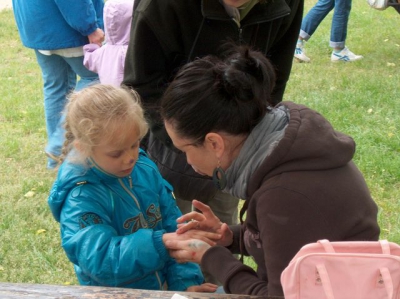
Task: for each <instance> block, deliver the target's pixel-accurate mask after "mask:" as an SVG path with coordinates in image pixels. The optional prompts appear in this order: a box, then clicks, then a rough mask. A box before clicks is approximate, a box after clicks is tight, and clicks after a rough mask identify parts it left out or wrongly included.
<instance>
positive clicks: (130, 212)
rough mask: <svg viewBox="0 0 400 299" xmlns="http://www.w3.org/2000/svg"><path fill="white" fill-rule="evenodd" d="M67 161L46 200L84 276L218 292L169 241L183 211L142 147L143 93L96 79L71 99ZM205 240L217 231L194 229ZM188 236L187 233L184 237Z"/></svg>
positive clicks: (117, 283) (100, 282) (84, 279)
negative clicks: (176, 256)
mask: <svg viewBox="0 0 400 299" xmlns="http://www.w3.org/2000/svg"><path fill="white" fill-rule="evenodd" d="M65 128H66V142H65V145H64V149H63V157H64V162H63V164H62V165H61V166H60V168H59V171H58V176H57V179H56V181H55V183H54V185H53V187H52V190H51V194H50V196H49V199H48V203H49V206H50V209H51V211H52V213H53V216H54V218H55V219H56V220H57V221H58V222H60V227H61V238H62V246H63V248H64V250H65V252H66V254H67V257H68V258H69V260H70V261H71V262H72V263H73V264H74V267H75V272H76V275H77V277H78V280H79V283H80V284H82V285H92V286H114V287H126V288H140V289H152V290H163V289H164V288H165V284H166V285H167V287H168V290H173V291H184V290H187V291H192V292H193V291H197V292H201V291H206V292H214V291H215V290H216V287H217V286H215V285H211V284H203V285H201V284H202V283H203V276H202V274H201V271H200V268H199V266H197V265H196V264H193V263H186V264H178V263H177V262H176V261H175V260H174V259H172V258H171V257H170V256H169V253H168V250H167V249H166V247H165V245H164V243H165V242H166V241H167V240H168V238H172V237H174V236H176V233H175V230H176V229H177V224H176V219H177V218H178V217H180V216H181V212H180V211H179V209H178V208H177V206H176V203H175V200H174V199H173V196H172V188H171V186H170V185H169V184H168V183H167V182H166V181H165V180H164V179H163V178H162V177H161V175H160V173H159V171H158V169H157V167H156V166H155V164H154V163H153V162H152V161H151V160H150V159H149V158H147V156H146V154H145V153H144V152H143V151H142V150H141V149H139V144H140V140H141V138H142V137H143V136H144V135H145V134H146V133H147V130H148V127H147V123H146V121H145V119H144V116H143V110H142V107H141V106H140V103H139V96H138V94H137V93H135V92H131V91H129V90H127V89H124V88H120V87H114V86H111V85H102V84H97V85H93V86H90V87H88V88H85V89H83V90H82V91H80V92H76V93H73V94H72V95H71V97H70V100H69V103H68V104H67V114H66V123H65ZM196 234H197V236H200V238H202V239H205V240H208V241H209V242H211V243H213V242H212V241H210V240H211V239H212V238H216V237H218V236H217V235H216V234H213V233H209V232H207V234H203V233H202V232H201V231H198V233H196ZM187 237H189V235H188V236H187Z"/></svg>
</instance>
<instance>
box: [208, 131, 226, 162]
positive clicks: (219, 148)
mask: <svg viewBox="0 0 400 299" xmlns="http://www.w3.org/2000/svg"><path fill="white" fill-rule="evenodd" d="M204 145H205V146H206V147H207V148H208V149H210V150H211V151H214V152H215V154H216V156H217V157H221V156H222V154H223V152H224V150H225V142H224V139H223V138H222V136H221V135H220V134H218V133H208V134H207V135H206V137H205V139H204Z"/></svg>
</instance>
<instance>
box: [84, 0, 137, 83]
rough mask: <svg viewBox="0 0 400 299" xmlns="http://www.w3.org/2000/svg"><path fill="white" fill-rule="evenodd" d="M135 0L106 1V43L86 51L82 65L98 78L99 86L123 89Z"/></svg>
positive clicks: (89, 45) (91, 45) (93, 46)
mask: <svg viewBox="0 0 400 299" xmlns="http://www.w3.org/2000/svg"><path fill="white" fill-rule="evenodd" d="M133 3H134V0H107V2H106V3H105V4H104V16H103V18H104V31H105V43H104V45H102V46H99V45H98V44H88V45H85V46H84V47H83V51H84V54H85V58H84V60H83V64H84V65H85V66H86V67H87V68H88V69H89V70H91V71H93V72H95V73H97V74H99V79H100V83H102V84H111V85H114V86H120V85H121V82H122V79H123V77H124V65H125V56H126V51H127V49H128V43H129V34H130V30H131V22H132V12H133Z"/></svg>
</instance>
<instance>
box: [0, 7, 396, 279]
mask: <svg viewBox="0 0 400 299" xmlns="http://www.w3.org/2000/svg"><path fill="white" fill-rule="evenodd" d="M313 3H315V1H311V0H308V1H307V4H306V9H305V11H306V12H307V11H308V10H309V8H311V6H312V5H313ZM331 17H332V14H330V15H328V17H327V18H326V19H325V20H324V21H323V23H322V24H321V25H320V27H319V28H318V29H317V31H316V32H315V34H314V36H313V37H312V38H311V39H310V41H309V42H308V43H307V44H306V50H307V54H308V55H309V57H310V58H311V59H312V62H311V63H310V64H300V63H296V62H295V63H294V64H293V71H292V75H291V78H290V81H289V84H288V87H287V92H286V94H285V99H286V100H291V101H295V102H298V103H302V104H306V105H308V106H310V107H311V108H313V109H315V110H317V111H319V112H320V113H321V114H322V115H324V116H325V117H326V118H327V119H328V120H330V121H331V123H332V124H333V126H334V127H335V128H336V129H337V130H340V131H342V132H344V133H347V134H349V135H351V136H352V137H353V138H354V139H355V141H356V143H357V153H356V155H355V159H354V160H355V162H356V164H357V165H358V167H359V168H360V170H361V171H362V172H363V173H364V175H365V179H366V181H367V183H368V185H369V187H370V189H371V193H372V196H373V197H374V199H375V200H376V202H377V203H378V205H379V209H380V213H379V223H380V225H381V229H382V234H381V238H382V239H384V238H385V239H389V240H390V241H393V242H397V243H400V204H399V199H400V132H399V127H400V116H399V115H400V105H399V102H400V86H399V84H400V72H399V67H400V30H398V28H399V24H400V15H399V14H398V13H397V12H396V11H395V10H393V9H391V8H390V9H387V10H385V11H377V10H373V9H370V8H369V6H368V5H367V3H366V1H354V2H353V10H352V12H351V15H350V23H349V29H348V38H347V45H348V46H349V48H350V49H351V50H352V51H353V52H355V53H356V54H362V55H364V57H365V58H364V59H363V60H361V61H358V62H355V63H348V64H343V63H338V64H333V63H331V62H330V53H331V49H330V48H329V47H328V42H329V30H330V23H331ZM0 62H1V67H0V77H1V80H0V99H1V100H0V281H3V282H25V283H47V284H70V283H71V284H77V281H76V278H75V274H74V272H73V269H72V265H71V263H70V262H69V261H68V260H67V258H66V256H65V254H64V252H63V250H62V248H61V246H60V238H59V227H58V224H57V223H56V222H55V221H54V220H53V218H52V216H51V215H50V211H49V209H48V206H47V196H48V193H49V189H50V187H51V184H52V182H53V180H54V178H55V173H53V172H51V171H48V170H46V168H45V166H46V157H45V155H44V151H43V148H44V146H45V143H46V132H45V124H44V114H43V113H44V112H43V96H42V80H41V74H40V69H39V67H38V65H37V63H36V59H35V55H34V52H33V51H32V50H30V49H26V48H24V47H23V46H22V45H21V42H20V39H19V36H18V32H17V29H16V26H15V23H14V19H13V14H12V12H11V11H10V10H6V11H0Z"/></svg>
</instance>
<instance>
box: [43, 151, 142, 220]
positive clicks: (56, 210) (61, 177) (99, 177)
mask: <svg viewBox="0 0 400 299" xmlns="http://www.w3.org/2000/svg"><path fill="white" fill-rule="evenodd" d="M145 156H146V154H145V153H144V151H143V150H142V149H140V151H139V159H138V161H137V162H136V164H138V162H139V161H141V160H142V159H143V158H144V157H145ZM135 166H136V165H135ZM135 169H136V167H134V168H133V170H132V173H133V172H134V171H135ZM127 177H129V176H127ZM119 179H121V178H120V177H117V176H114V175H112V174H110V173H107V172H105V171H104V170H102V169H101V168H100V167H99V166H96V165H93V167H90V166H84V165H81V164H77V163H72V162H70V161H69V160H66V161H64V163H63V164H62V165H61V166H60V168H59V170H58V174H57V179H56V180H55V182H54V184H53V187H52V189H51V191H50V195H49V198H48V204H49V207H50V210H51V213H52V214H53V217H54V218H55V219H56V220H57V221H58V222H60V215H61V210H62V207H63V205H64V202H65V200H66V199H67V196H68V194H69V193H70V192H71V190H72V189H74V188H75V187H77V186H79V185H82V184H93V185H96V186H99V188H101V186H102V185H104V183H106V184H107V185H110V186H111V185H114V184H117V185H118V184H119V183H118V180H119ZM125 179H127V178H125Z"/></svg>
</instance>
